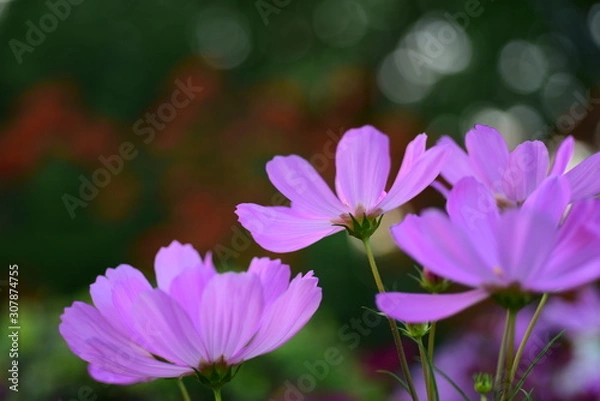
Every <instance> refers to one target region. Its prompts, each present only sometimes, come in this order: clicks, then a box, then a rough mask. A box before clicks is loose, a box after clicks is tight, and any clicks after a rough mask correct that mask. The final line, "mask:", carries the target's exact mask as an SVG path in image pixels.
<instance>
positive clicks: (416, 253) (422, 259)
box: [391, 209, 495, 287]
mask: <svg viewBox="0 0 600 401" xmlns="http://www.w3.org/2000/svg"><path fill="white" fill-rule="evenodd" d="M391 232H392V236H393V237H394V240H395V241H396V243H397V244H398V245H399V246H400V248H401V249H402V250H403V251H405V252H406V253H407V254H409V255H410V256H412V257H413V258H414V259H415V260H416V261H417V262H419V263H420V264H421V265H423V266H425V267H427V269H429V270H431V271H432V272H433V273H435V274H437V275H439V276H441V277H445V278H447V279H449V280H452V281H456V282H458V283H461V284H464V285H468V286H472V287H476V286H478V285H481V284H482V283H483V282H493V281H494V280H495V277H494V275H493V274H492V271H491V266H489V262H487V261H485V260H484V259H483V258H482V257H483V256H485V255H483V256H482V254H480V252H479V251H478V250H477V249H476V247H475V246H474V243H473V242H472V241H471V240H470V239H469V237H468V236H467V235H466V234H465V233H464V232H463V231H462V230H461V229H460V228H459V227H457V226H456V225H453V224H452V223H451V222H450V220H449V219H448V216H446V215H445V214H443V213H442V212H440V211H438V210H435V209H429V210H426V211H424V212H423V213H422V215H421V216H415V215H408V216H406V218H405V219H404V221H402V222H401V223H400V224H398V225H396V226H393V227H392V228H391Z"/></svg>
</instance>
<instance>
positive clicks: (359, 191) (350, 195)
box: [335, 125, 390, 211]
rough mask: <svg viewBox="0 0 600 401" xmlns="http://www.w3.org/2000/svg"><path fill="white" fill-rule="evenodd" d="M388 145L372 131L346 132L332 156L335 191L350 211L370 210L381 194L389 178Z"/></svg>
mask: <svg viewBox="0 0 600 401" xmlns="http://www.w3.org/2000/svg"><path fill="white" fill-rule="evenodd" d="M389 148H390V144H389V139H388V137H387V136H386V135H384V134H382V133H381V132H379V131H378V130H377V129H375V128H374V127H371V126H370V125H366V126H364V127H362V128H355V129H351V130H348V131H347V132H346V133H345V134H344V136H343V137H342V139H341V140H340V142H339V144H338V146H337V151H336V154H335V168H336V176H335V189H336V191H337V194H338V197H339V198H340V200H341V201H342V202H343V203H345V204H346V205H348V206H349V207H350V208H351V209H352V210H353V211H355V210H357V209H359V207H360V206H362V208H364V209H365V210H366V211H369V210H371V208H372V207H373V206H375V204H376V203H377V202H378V201H379V199H380V198H381V196H382V195H383V193H384V190H385V185H386V183H387V179H388V176H389V174H390V149H389Z"/></svg>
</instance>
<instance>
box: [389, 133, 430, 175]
mask: <svg viewBox="0 0 600 401" xmlns="http://www.w3.org/2000/svg"><path fill="white" fill-rule="evenodd" d="M426 147H427V134H419V135H417V136H416V137H415V139H413V140H412V141H410V142H409V144H408V145H406V150H405V151H404V157H403V158H402V164H401V165H400V170H398V175H397V176H396V180H399V179H401V178H402V177H404V176H405V175H407V174H408V173H409V172H410V170H412V168H413V166H414V165H415V163H416V162H417V161H418V160H419V159H420V158H421V156H423V155H424V154H425V151H426Z"/></svg>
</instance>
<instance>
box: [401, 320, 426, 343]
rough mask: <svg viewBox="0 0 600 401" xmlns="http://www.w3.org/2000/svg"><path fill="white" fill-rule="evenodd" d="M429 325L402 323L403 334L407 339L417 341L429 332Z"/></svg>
mask: <svg viewBox="0 0 600 401" xmlns="http://www.w3.org/2000/svg"><path fill="white" fill-rule="evenodd" d="M429 328H430V325H429V323H404V329H403V330H402V331H403V332H404V334H406V335H407V336H408V337H411V338H414V339H415V340H418V339H420V338H423V337H424V336H425V334H427V333H428V332H429Z"/></svg>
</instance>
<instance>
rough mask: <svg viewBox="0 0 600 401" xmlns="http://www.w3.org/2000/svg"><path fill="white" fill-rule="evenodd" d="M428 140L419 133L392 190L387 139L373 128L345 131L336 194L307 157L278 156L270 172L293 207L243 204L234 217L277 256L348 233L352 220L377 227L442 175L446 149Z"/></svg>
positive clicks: (269, 165) (338, 153) (339, 152)
mask: <svg viewBox="0 0 600 401" xmlns="http://www.w3.org/2000/svg"><path fill="white" fill-rule="evenodd" d="M426 141H427V135H425V134H420V135H418V136H417V137H416V138H415V139H414V140H413V141H412V142H411V143H410V144H409V145H408V146H407V148H406V152H405V154H404V160H403V161H402V165H401V167H400V170H399V172H398V175H397V176H396V179H395V180H394V183H393V184H392V186H391V187H390V189H389V190H388V191H385V188H386V183H387V180H388V176H389V173H390V155H389V139H388V137H387V136H386V135H384V134H382V133H381V132H379V131H378V130H377V129H375V128H374V127H371V126H364V127H362V128H356V129H351V130H349V131H347V132H346V133H345V134H344V136H343V138H342V139H341V140H340V142H339V144H338V146H337V151H336V155H335V161H336V177H335V189H336V193H337V196H336V195H335V194H334V193H333V191H332V190H331V189H330V188H329V186H328V185H327V184H326V183H325V181H324V180H323V179H322V178H321V177H320V176H319V174H318V173H317V172H316V171H315V169H314V168H313V167H312V166H311V165H310V163H309V162H308V161H306V160H305V159H303V158H301V157H299V156H296V155H291V156H276V157H275V158H274V159H273V160H271V161H270V162H268V163H267V174H268V175H269V179H270V180H271V182H272V183H273V185H274V186H275V187H276V188H277V189H278V190H279V191H280V192H281V193H282V194H283V195H285V196H286V197H287V198H289V199H290V200H291V205H290V207H283V206H273V207H265V206H260V205H256V204H253V203H243V204H240V205H238V206H237V209H236V214H237V215H238V217H239V221H240V223H241V224H242V225H243V226H244V227H245V228H246V229H247V230H248V231H250V232H251V233H252V236H253V237H254V240H255V241H256V242H257V243H258V244H259V245H260V246H262V247H263V248H265V249H267V250H269V251H273V252H291V251H295V250H298V249H302V248H305V247H307V246H309V245H311V244H313V243H315V242H317V241H319V240H320V239H322V238H324V237H326V236H328V235H331V234H334V233H336V232H339V231H342V230H344V229H345V227H343V226H348V227H349V228H353V227H352V226H353V220H352V219H353V218H356V220H358V221H360V220H362V219H363V218H365V220H367V222H368V223H369V225H370V227H371V228H373V227H374V228H376V225H377V222H376V220H377V217H379V216H381V215H382V214H383V213H385V212H388V211H390V210H392V209H395V208H397V207H398V206H400V205H402V204H404V203H406V202H408V201H409V200H411V199H412V198H414V197H415V196H417V195H418V194H419V193H420V192H421V191H423V190H424V189H425V188H426V187H427V186H428V185H429V184H431V182H432V181H433V180H434V179H435V177H436V176H437V175H438V174H439V171H440V168H441V166H442V163H443V162H444V160H445V155H446V152H445V149H443V148H442V147H434V148H432V149H430V150H427V151H426V150H425V142H426ZM354 228H356V227H354Z"/></svg>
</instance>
